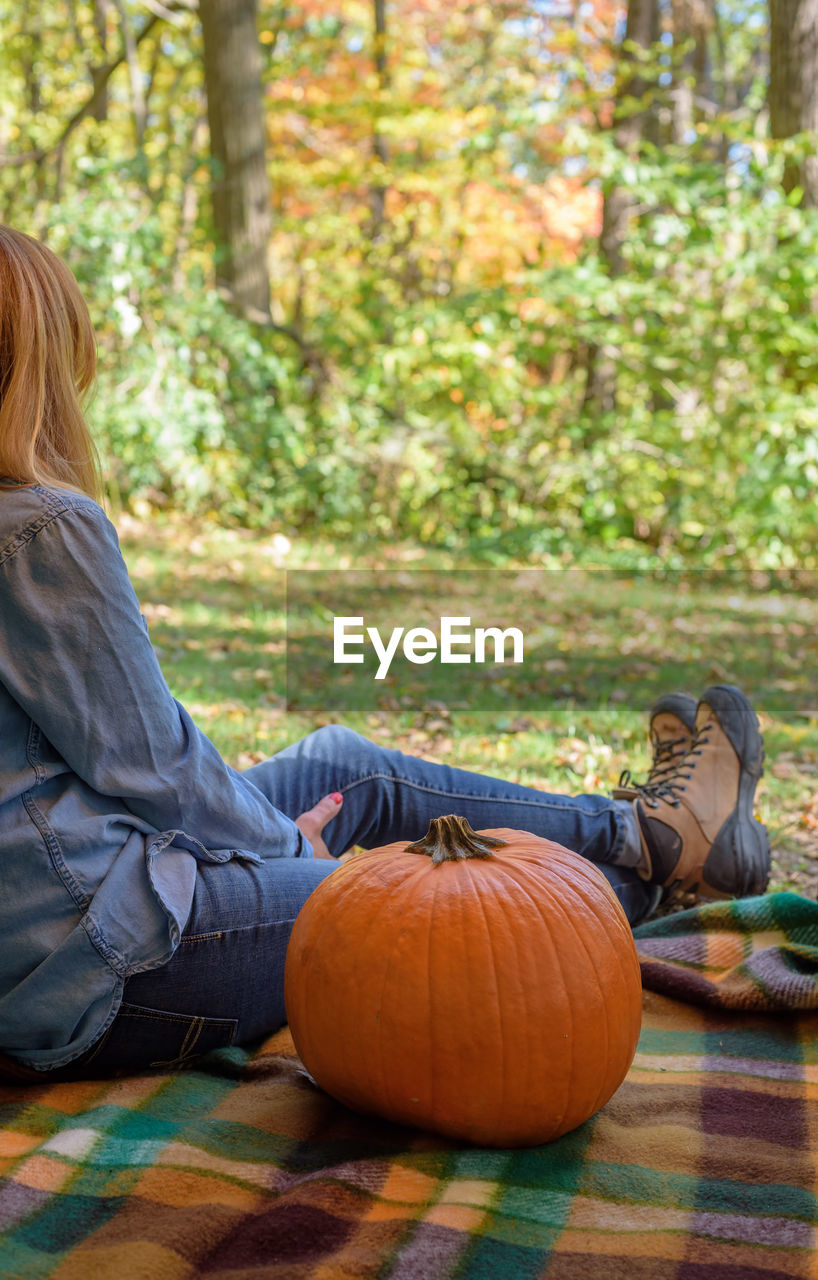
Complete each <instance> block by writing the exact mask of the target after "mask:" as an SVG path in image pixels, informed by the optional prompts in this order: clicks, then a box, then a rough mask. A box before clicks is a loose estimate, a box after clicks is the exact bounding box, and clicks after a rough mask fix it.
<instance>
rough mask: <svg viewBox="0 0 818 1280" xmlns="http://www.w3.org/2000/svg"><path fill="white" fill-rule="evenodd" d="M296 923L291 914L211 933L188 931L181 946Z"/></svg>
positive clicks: (181, 940)
mask: <svg viewBox="0 0 818 1280" xmlns="http://www.w3.org/2000/svg"><path fill="white" fill-rule="evenodd" d="M294 924H295V916H289V917H288V918H287V919H286V920H256V921H255V922H254V923H253V924H237V925H236V926H235V927H234V928H232V929H219V930H217V931H215V932H211V933H186V934H182V937H181V938H180V939H179V946H182V944H183V943H187V942H216V941H218V940H219V938H226V937H228V936H229V935H231V934H234V933H245V932H246V931H247V930H248V929H271V928H276V929H279V928H281V926H282V925H290V926H292V925H294Z"/></svg>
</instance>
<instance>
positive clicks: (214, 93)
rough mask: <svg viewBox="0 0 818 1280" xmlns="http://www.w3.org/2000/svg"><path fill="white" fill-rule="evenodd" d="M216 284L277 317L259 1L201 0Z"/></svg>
mask: <svg viewBox="0 0 818 1280" xmlns="http://www.w3.org/2000/svg"><path fill="white" fill-rule="evenodd" d="M199 14H200V16H201V22H202V35H203V39H204V70H205V85H206V89H207V118H208V124H209V126H210V154H211V158H212V165H213V173H212V180H211V192H212V200H213V222H214V226H215V231H216V242H217V243H216V280H217V282H218V283H220V284H221V285H223V286H224V287H226V289H227V290H228V292H229V294H230V297H231V299H232V301H233V304H234V305H235V307H236V308H237V310H239V311H240V312H242V313H243V314H245V315H249V316H251V317H254V318H256V319H266V318H268V317H269V314H270V279H269V272H268V265H267V252H268V248H269V242H270V232H271V215H270V182H269V178H268V176H267V163H266V157H265V141H266V134H265V121H264V94H263V88H262V84H261V54H260V50H259V42H258V32H257V26H256V0H200V3H199Z"/></svg>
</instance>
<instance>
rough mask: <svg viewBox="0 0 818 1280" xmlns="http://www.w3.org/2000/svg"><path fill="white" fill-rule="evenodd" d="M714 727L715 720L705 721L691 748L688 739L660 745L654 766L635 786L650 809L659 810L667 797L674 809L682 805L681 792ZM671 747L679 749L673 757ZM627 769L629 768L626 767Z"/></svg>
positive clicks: (694, 769) (694, 737) (677, 739)
mask: <svg viewBox="0 0 818 1280" xmlns="http://www.w3.org/2000/svg"><path fill="white" fill-rule="evenodd" d="M712 728H713V724H712V722H708V723H707V724H703V725H702V727H701V728H700V729H699V730H698V732H697V733H695V734H694V735H693V741H692V742H691V744H690V746H689V748H688V749H687V751H685V750H684V749H683V747H684V741H685V740H684V738H675V739H673V740H672V741H669V742H667V743H660V744H659V746H658V747H657V750H656V759H655V761H654V765H653V768H652V769H651V771H650V773H649V774H648V776H647V779H646V780H645V782H643V783H642V784H641V785H637V786H636V788H635V790H637V791H638V792H639V793H640V797H641V798H642V799H643V800H644V802H645V804H646V805H647V807H648V808H649V809H658V807H659V802H660V800H664V801H665V802H666V803H667V804H669V805H671V806H672V807H673V808H674V809H678V808H679V806H680V805H681V803H682V802H681V799H680V795H681V793H682V792H683V791H686V790H687V784H688V782H689V781H690V779H691V778H692V777H693V774H694V773H695V771H696V765H697V764H698V760H697V759H695V758H694V757H697V756H700V755H701V754H702V748H703V747H704V746H705V745H706V744H707V742H708V741H709V737H708V734H709V730H711V729H712ZM662 747H667V751H663V752H662V753H661V759H660V750H661V748H662ZM671 748H675V750H673V752H672V756H671ZM625 772H626V773H627V772H628V771H627V770H625Z"/></svg>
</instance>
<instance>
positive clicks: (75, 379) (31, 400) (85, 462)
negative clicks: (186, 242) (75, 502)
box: [0, 225, 102, 499]
mask: <svg viewBox="0 0 818 1280" xmlns="http://www.w3.org/2000/svg"><path fill="white" fill-rule="evenodd" d="M96 363H97V357H96V338H95V336H94V330H93V326H92V324H91V317H90V316H89V314H88V308H87V307H86V305H85V301H84V299H83V297H82V294H81V293H80V290H79V285H78V284H77V282H76V280H75V279H74V277H73V275H72V274H71V272H70V271H69V269H68V267H67V266H66V265H65V263H63V262H61V261H60V259H59V258H58V257H57V256H56V254H55V253H53V252H52V251H51V249H48V248H46V246H45V245H44V244H41V243H40V241H39V240H35V239H34V238H33V237H32V236H27V235H25V234H23V232H21V231H14V230H12V228H11V227H5V226H2V225H0V477H2V478H3V479H4V480H6V481H11V482H13V487H25V486H27V485H32V484H44V485H52V486H56V487H57V488H61V489H70V490H72V491H74V492H76V493H87V494H88V495H89V496H90V497H92V498H96V499H99V498H100V496H101V487H102V486H101V481H100V469H99V458H98V455H97V451H96V447H95V445H94V442H93V440H92V438H91V432H90V431H89V429H88V424H87V422H86V420H85V412H84V405H85V402H86V398H87V396H88V394H89V393H90V391H91V388H92V387H93V383H94V376H95V373H96Z"/></svg>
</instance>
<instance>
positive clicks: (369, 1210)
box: [0, 894, 818, 1280]
mask: <svg viewBox="0 0 818 1280" xmlns="http://www.w3.org/2000/svg"><path fill="white" fill-rule="evenodd" d="M816 928H818V904H816V903H807V902H806V901H805V900H804V899H800V898H797V897H795V896H794V895H790V894H781V895H776V896H774V897H772V898H769V899H763V900H754V901H752V902H751V901H748V902H746V903H733V904H726V905H722V904H719V905H717V906H715V907H705V908H699V909H698V910H696V911H691V912H684V913H682V914H681V915H678V916H671V917H668V918H666V919H664V920H660V921H656V922H654V923H651V924H650V925H648V926H645V927H643V928H642V929H640V930H639V931H638V935H639V936H638V947H639V949H640V951H641V952H642V955H643V962H644V965H645V977H646V981H647V982H649V983H650V984H651V985H652V986H654V987H656V986H661V987H662V990H663V991H664V992H668V991H670V992H672V994H673V996H674V997H679V996H683V997H685V998H686V999H685V1002H684V1003H683V1002H682V1001H681V1000H679V999H678V998H671V996H670V995H668V994H662V993H660V992H657V991H655V990H647V991H646V992H645V1000H644V1025H643V1031H642V1037H641V1040H640V1043H639V1049H638V1052H637V1055H636V1059H635V1061H634V1063H633V1067H632V1069H631V1071H630V1073H629V1075H628V1077H627V1079H626V1081H625V1083H624V1084H623V1085H622V1087H621V1089H620V1090H619V1091H618V1092H617V1094H616V1095H615V1096H614V1098H613V1099H612V1100H611V1101H610V1102H609V1104H608V1105H607V1106H606V1107H605V1108H603V1110H602V1111H601V1112H600V1113H599V1114H598V1115H597V1116H595V1117H594V1118H593V1119H591V1120H590V1121H588V1122H587V1123H586V1124H585V1125H583V1126H582V1127H581V1128H579V1129H577V1130H575V1131H574V1132H573V1133H570V1134H567V1135H566V1136H565V1137H563V1138H561V1139H560V1140H559V1141H557V1142H554V1143H552V1144H550V1145H546V1146H543V1147H537V1148H533V1149H530V1150H520V1151H511V1150H499V1151H498V1150H491V1151H488V1150H480V1149H477V1148H469V1147H465V1146H458V1145H457V1144H454V1143H452V1142H448V1141H444V1140H442V1139H439V1138H436V1137H434V1136H432V1135H429V1134H423V1133H419V1132H414V1131H412V1130H409V1129H403V1128H399V1127H398V1126H394V1125H389V1124H385V1123H379V1122H377V1121H374V1120H370V1119H366V1118H362V1117H359V1116H356V1115H353V1114H352V1113H351V1112H349V1111H347V1110H345V1109H344V1108H343V1107H341V1106H339V1105H337V1104H336V1103H334V1102H333V1101H332V1100H331V1099H329V1098H327V1097H326V1096H325V1095H323V1094H322V1093H321V1092H320V1091H318V1090H317V1089H316V1088H315V1087H314V1086H313V1085H312V1084H311V1082H310V1081H309V1079H308V1078H307V1077H306V1076H305V1074H304V1072H303V1071H302V1069H301V1067H300V1064H299V1063H298V1060H297V1058H296V1057H295V1053H294V1049H293V1046H292V1041H291V1040H290V1038H289V1034H288V1032H287V1030H286V1029H284V1030H283V1031H281V1032H279V1033H278V1034H277V1035H276V1036H274V1037H272V1038H271V1039H270V1040H268V1041H267V1042H266V1043H265V1044H264V1045H262V1046H261V1048H260V1049H259V1050H258V1051H257V1052H255V1053H253V1054H248V1053H245V1052H243V1051H239V1050H235V1049H231V1050H224V1051H220V1052H218V1053H214V1054H212V1055H210V1057H208V1058H207V1059H205V1060H203V1062H202V1063H201V1064H200V1068H199V1069H198V1070H196V1071H190V1072H187V1073H182V1074H175V1075H141V1076H134V1077H130V1078H127V1079H121V1080H115V1081H108V1082H101V1081H88V1082H81V1083H72V1084H50V1085H48V1084H43V1085H36V1086H32V1085H7V1086H4V1087H2V1088H0V1111H1V1113H2V1124H3V1127H2V1130H0V1174H1V1175H2V1184H0V1232H2V1237H0V1275H2V1277H3V1280H29V1278H30V1280H41V1278H45V1277H48V1278H49V1280H111V1278H112V1277H117V1278H121V1280H187V1277H192V1276H199V1275H202V1276H207V1277H210V1278H211V1280H251V1278H252V1280H261V1278H266V1277H270V1278H271V1280H279V1278H280V1280H306V1278H307V1277H309V1278H310V1280H376V1278H377V1280H454V1278H455V1277H457V1278H458V1280H529V1278H531V1280H533V1278H534V1277H544V1278H547V1280H597V1278H599V1280H617V1278H618V1277H622V1280H781V1278H782V1277H804V1280H806V1278H807V1277H813V1278H815V1277H817V1276H818V1254H817V1253H816V1245H818V1238H817V1237H818V1205H816V1153H817V1152H818V1108H817V1107H816V1097H817V1096H818V1015H816V1014H815V1013H813V1012H811V1010H812V1009H813V1008H814V1005H815V998H814V996H815V992H814V987H815V985H816V977H815V967H816V966H815V960H816V955H818V951H816V938H814V937H813V932H810V930H812V931H814V930H815V929H816ZM810 984H811V986H812V998H810V997H809V991H810ZM687 997H695V999H696V1000H699V1001H701V1003H698V1004H693V1003H691V1002H690V1001H689V1000H688V999H687ZM788 1000H790V1001H791V1003H789V1004H788V1003H787V1001H788ZM765 1007H766V1008H775V1009H776V1010H777V1011H778V1012H777V1014H776V1015H774V1016H770V1014H769V1013H765V1012H763V1009H764V1008H765ZM785 1009H789V1010H790V1011H789V1012H786V1013H785V1012H784V1010H785Z"/></svg>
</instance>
